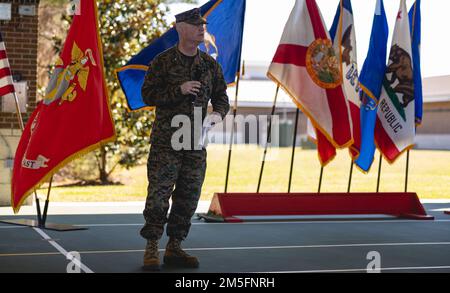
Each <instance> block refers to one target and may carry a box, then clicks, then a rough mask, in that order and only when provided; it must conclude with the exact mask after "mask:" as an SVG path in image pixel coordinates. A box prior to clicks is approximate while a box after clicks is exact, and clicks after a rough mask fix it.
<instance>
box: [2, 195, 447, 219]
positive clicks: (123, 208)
mask: <svg viewBox="0 0 450 293" xmlns="http://www.w3.org/2000/svg"><path fill="white" fill-rule="evenodd" d="M420 202H421V203H423V204H433V203H444V204H450V199H423V200H421V201H420ZM209 204H210V201H209V200H201V201H200V202H199V203H198V207H197V210H196V213H206V212H207V211H208V208H209ZM144 206H145V202H144V201H131V202H50V204H49V208H48V214H49V215H106V214H141V213H142V211H143V210H144ZM41 209H42V210H43V209H44V205H43V202H41ZM13 215H14V212H13V210H12V208H11V207H0V216H13ZM18 215H21V216H29V215H36V207H35V205H34V204H33V205H32V206H23V207H22V208H21V209H20V212H19V214H18Z"/></svg>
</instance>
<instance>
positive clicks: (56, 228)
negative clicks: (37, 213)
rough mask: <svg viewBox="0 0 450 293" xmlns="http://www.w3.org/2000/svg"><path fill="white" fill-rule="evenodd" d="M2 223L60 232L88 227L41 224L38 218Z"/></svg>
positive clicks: (3, 221) (1, 221)
mask: <svg viewBox="0 0 450 293" xmlns="http://www.w3.org/2000/svg"><path fill="white" fill-rule="evenodd" d="M0 223H5V224H10V225H18V226H27V227H35V228H41V229H45V230H53V231H59V232H65V231H76V230H87V229H88V228H86V227H79V226H73V225H67V224H55V223H45V224H41V223H39V221H37V220H31V219H17V220H0Z"/></svg>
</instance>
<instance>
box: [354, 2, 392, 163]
mask: <svg viewBox="0 0 450 293" xmlns="http://www.w3.org/2000/svg"><path fill="white" fill-rule="evenodd" d="M388 34H389V28H388V23H387V19H386V12H385V10H384V5H383V0H377V4H376V8H375V15H374V18H373V24H372V32H371V35H370V43H369V52H368V53H367V57H366V60H365V61H364V65H363V67H362V70H361V74H360V75H359V84H360V87H361V92H360V96H361V107H360V113H361V152H360V154H359V157H358V159H357V160H356V161H355V163H356V165H357V166H358V167H359V168H360V169H361V170H362V171H364V172H368V171H369V169H370V166H371V165H372V162H373V156H374V154H375V139H374V132H375V122H376V119H377V108H378V107H377V103H378V98H379V97H380V94H381V87H382V84H383V78H384V76H385V70H386V51H387V40H388Z"/></svg>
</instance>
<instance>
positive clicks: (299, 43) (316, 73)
mask: <svg viewBox="0 0 450 293" xmlns="http://www.w3.org/2000/svg"><path fill="white" fill-rule="evenodd" d="M267 75H268V76H269V78H271V79H272V80H273V81H275V82H276V83H278V84H279V85H280V86H281V87H282V88H283V89H284V90H285V91H286V92H287V93H288V94H289V95H290V96H291V98H292V100H293V101H294V102H295V104H296V105H297V106H298V107H299V108H300V109H301V110H302V112H303V113H305V114H306V115H307V116H308V118H309V119H310V120H311V122H312V124H313V125H314V128H315V129H316V131H317V139H318V143H319V147H318V150H319V159H320V161H321V163H322V165H325V164H326V163H328V162H329V161H330V160H331V159H332V158H333V157H334V154H333V153H328V152H322V151H323V148H321V147H320V146H321V145H322V144H321V141H322V140H325V141H327V143H329V144H331V145H332V146H334V147H337V148H344V147H348V146H350V145H351V144H352V143H353V139H352V130H351V120H350V115H349V110H348V104H347V101H346V98H345V95H344V93H343V89H342V85H341V84H342V74H341V71H340V64H339V58H338V57H337V56H336V53H335V51H334V49H333V44H332V42H331V40H330V37H329V34H328V31H327V30H326V29H325V25H324V21H323V19H322V15H321V14H320V11H319V8H318V7H317V4H316V2H315V1H314V0H297V1H296V2H295V6H294V8H293V9H292V12H291V15H290V16H289V19H288V21H287V23H286V25H285V27H284V31H283V35H282V37H281V41H280V44H279V45H278V49H277V51H276V53H275V56H274V57H273V60H272V64H271V65H270V67H269V71H268V73H267ZM325 151H326V149H325Z"/></svg>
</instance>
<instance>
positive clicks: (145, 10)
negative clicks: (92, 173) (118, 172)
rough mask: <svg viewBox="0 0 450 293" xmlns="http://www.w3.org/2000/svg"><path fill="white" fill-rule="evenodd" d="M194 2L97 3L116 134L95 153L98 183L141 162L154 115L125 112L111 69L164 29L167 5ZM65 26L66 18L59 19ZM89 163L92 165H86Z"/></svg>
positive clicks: (141, 0) (131, 0)
mask: <svg viewBox="0 0 450 293" xmlns="http://www.w3.org/2000/svg"><path fill="white" fill-rule="evenodd" d="M174 2H189V3H196V2H197V1H196V0H183V1H173V0H102V1H97V3H98V12H99V27H100V36H101V38H102V42H103V55H104V64H105V74H106V76H105V78H106V83H107V87H108V91H109V95H110V99H111V108H112V109H111V110H112V115H113V119H114V123H115V126H116V131H117V140H116V142H114V143H110V144H107V145H104V146H102V147H101V148H100V149H99V150H96V151H95V158H96V165H97V170H98V180H99V181H100V183H101V184H109V183H111V180H110V175H111V173H112V172H113V171H114V170H115V168H116V167H117V166H119V165H121V166H124V167H126V168H130V167H132V166H135V165H136V164H139V163H141V162H142V159H143V158H145V156H146V154H147V153H148V148H149V140H148V138H149V136H150V132H151V127H152V124H153V121H154V112H153V111H149V110H142V111H138V112H129V111H128V110H127V108H126V101H125V97H124V94H123V92H122V90H121V89H120V85H119V82H118V80H117V78H116V75H115V71H114V70H115V69H117V68H120V67H121V66H123V65H125V63H126V62H127V61H128V60H129V59H130V58H131V57H132V56H134V55H135V54H136V53H138V52H139V51H141V50H142V49H143V48H144V47H145V46H147V45H148V44H149V43H150V42H152V41H153V40H154V39H156V38H158V37H160V36H161V35H162V34H163V33H164V32H165V31H166V30H167V29H168V28H169V25H170V24H168V23H167V22H166V19H165V17H166V14H167V13H168V11H169V8H168V6H167V4H169V3H174ZM63 21H64V22H65V25H66V26H67V27H68V26H69V25H68V24H69V21H70V18H69V17H68V16H67V15H66V16H64V17H63ZM62 43H63V42H62V39H61V38H54V45H55V49H56V51H58V52H59V50H60V49H61V46H62ZM90 163H91V164H92V162H90Z"/></svg>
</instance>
